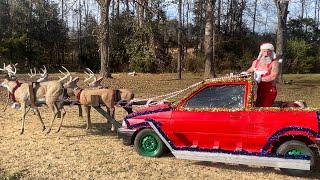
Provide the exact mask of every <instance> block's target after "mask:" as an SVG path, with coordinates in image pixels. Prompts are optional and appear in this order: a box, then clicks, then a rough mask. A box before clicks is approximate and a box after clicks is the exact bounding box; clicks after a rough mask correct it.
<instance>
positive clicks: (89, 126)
mask: <svg viewBox="0 0 320 180" xmlns="http://www.w3.org/2000/svg"><path fill="white" fill-rule="evenodd" d="M84 109H85V111H86V114H87V128H86V129H90V128H91V118H90V110H91V106H84Z"/></svg>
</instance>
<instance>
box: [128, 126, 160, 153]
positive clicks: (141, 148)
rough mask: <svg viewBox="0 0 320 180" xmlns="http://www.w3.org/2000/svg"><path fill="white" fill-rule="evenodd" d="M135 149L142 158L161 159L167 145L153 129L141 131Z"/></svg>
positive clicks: (135, 141)
mask: <svg viewBox="0 0 320 180" xmlns="http://www.w3.org/2000/svg"><path fill="white" fill-rule="evenodd" d="M134 147H135V149H136V151H137V152H138V153H139V154H140V155H142V156H148V157H159V156H161V155H162V154H163V152H164V149H165V145H164V143H163V142H162V141H161V139H160V138H159V136H158V135H157V134H156V133H155V132H154V131H153V130H152V129H143V130H141V131H140V132H139V133H138V134H137V136H136V138H135V140H134Z"/></svg>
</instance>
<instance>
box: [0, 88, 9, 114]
mask: <svg viewBox="0 0 320 180" xmlns="http://www.w3.org/2000/svg"><path fill="white" fill-rule="evenodd" d="M9 100H10V96H9V92H8V95H7V101H6V104H5V105H4V108H3V110H2V112H5V111H6V110H7V107H8V105H9Z"/></svg>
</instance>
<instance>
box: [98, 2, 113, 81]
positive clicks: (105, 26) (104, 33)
mask: <svg viewBox="0 0 320 180" xmlns="http://www.w3.org/2000/svg"><path fill="white" fill-rule="evenodd" d="M110 1H111V0H101V1H100V2H101V3H100V7H101V11H100V13H101V14H100V15H101V28H100V31H101V32H100V59H101V69H100V76H102V77H111V72H110V59H109V7H110Z"/></svg>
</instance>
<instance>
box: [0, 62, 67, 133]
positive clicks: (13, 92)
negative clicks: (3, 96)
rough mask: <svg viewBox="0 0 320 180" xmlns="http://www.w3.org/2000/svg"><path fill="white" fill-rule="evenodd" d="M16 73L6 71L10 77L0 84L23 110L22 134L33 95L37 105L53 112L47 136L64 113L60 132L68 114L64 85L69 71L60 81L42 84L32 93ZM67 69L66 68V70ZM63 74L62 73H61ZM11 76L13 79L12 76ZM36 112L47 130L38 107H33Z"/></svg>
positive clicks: (43, 128) (9, 70) (43, 127)
mask: <svg viewBox="0 0 320 180" xmlns="http://www.w3.org/2000/svg"><path fill="white" fill-rule="evenodd" d="M13 69H15V70H14V71H13V70H11V69H8V68H7V69H6V70H3V69H1V70H2V71H8V77H6V78H5V79H4V81H3V82H2V83H1V84H0V86H2V87H4V88H6V89H7V90H8V92H9V93H10V97H11V98H12V100H13V101H14V102H17V103H19V104H20V106H21V109H22V111H23V113H22V127H21V131H20V134H23V133H24V124H25V116H26V114H27V111H26V108H27V106H31V104H32V102H31V94H30V93H34V100H35V104H46V105H47V106H48V108H49V109H50V110H51V111H52V120H51V124H50V126H49V128H48V129H47V134H48V133H49V132H50V131H51V128H52V125H53V122H54V120H55V118H56V117H57V115H58V114H59V113H60V112H62V117H61V122H60V125H59V128H58V130H57V132H59V131H60V128H61V125H62V122H63V119H64V116H65V114H66V111H65V110H64V108H63V83H64V82H65V80H66V79H67V78H68V76H70V73H69V71H67V73H66V74H65V73H63V74H64V77H62V78H60V80H58V81H46V82H40V83H39V84H37V85H36V87H34V89H33V92H30V90H29V84H28V83H23V82H20V81H19V80H17V79H16V78H13V77H15V75H16V68H15V66H14V67H13ZM64 69H65V68H64ZM60 72H61V71H60ZM9 74H11V77H10V75H9ZM33 108H34V109H35V111H36V114H37V116H38V118H39V120H40V122H41V124H42V130H43V131H44V130H45V125H44V123H43V121H42V118H41V115H40V112H39V110H38V108H37V106H35V107H33Z"/></svg>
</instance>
